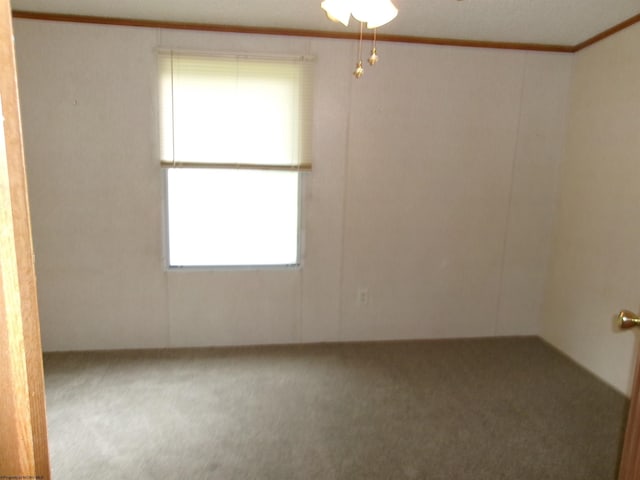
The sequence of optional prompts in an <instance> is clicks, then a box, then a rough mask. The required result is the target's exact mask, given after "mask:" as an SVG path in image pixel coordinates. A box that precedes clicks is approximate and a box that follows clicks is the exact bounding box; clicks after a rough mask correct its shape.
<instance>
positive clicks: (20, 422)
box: [0, 0, 50, 480]
mask: <svg viewBox="0 0 640 480" xmlns="http://www.w3.org/2000/svg"><path fill="white" fill-rule="evenodd" d="M0 103H1V108H2V118H3V119H4V122H3V132H2V135H0V478H24V479H31V478H32V479H36V478H37V479H39V480H48V479H49V478H50V473H49V454H48V445H47V424H46V418H45V406H44V378H43V373H42V347H41V345H40V324H39V319H38V306H37V300H36V280H35V271H34V265H33V247H32V243H31V226H30V220H29V207H28V203H27V190H26V180H25V165H24V154H23V149H22V133H21V127H20V115H19V108H18V90H17V79H16V69H15V58H14V48H13V29H12V24H11V6H10V4H9V0H0Z"/></svg>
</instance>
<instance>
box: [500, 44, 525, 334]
mask: <svg viewBox="0 0 640 480" xmlns="http://www.w3.org/2000/svg"><path fill="white" fill-rule="evenodd" d="M527 59H528V53H525V54H524V58H523V61H522V72H521V77H520V98H519V101H518V120H517V122H516V138H515V141H514V144H513V156H512V159H511V181H510V182H509V194H508V197H507V214H506V217H505V222H504V238H503V239H502V259H501V262H500V274H499V277H498V295H497V298H496V311H495V312H496V313H495V318H494V322H493V336H494V337H495V336H498V328H499V325H500V312H501V310H502V305H503V293H504V271H505V267H506V264H507V249H508V246H509V225H510V223H511V216H512V215H511V208H512V203H513V184H514V181H515V176H516V166H517V159H518V147H519V146H520V127H521V124H522V103H523V100H524V84H525V77H526V75H525V73H526V70H527Z"/></svg>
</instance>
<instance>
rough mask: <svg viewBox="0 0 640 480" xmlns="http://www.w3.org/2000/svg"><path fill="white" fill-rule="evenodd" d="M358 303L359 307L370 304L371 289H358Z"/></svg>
mask: <svg viewBox="0 0 640 480" xmlns="http://www.w3.org/2000/svg"><path fill="white" fill-rule="evenodd" d="M356 301H357V303H358V305H359V306H362V305H367V304H368V303H369V289H368V288H363V287H360V288H358V293H357V297H356Z"/></svg>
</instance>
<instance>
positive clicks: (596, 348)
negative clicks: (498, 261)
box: [541, 25, 640, 392]
mask: <svg viewBox="0 0 640 480" xmlns="http://www.w3.org/2000/svg"><path fill="white" fill-rule="evenodd" d="M639 44H640V25H635V26H633V27H630V28H628V29H626V30H624V31H622V32H620V33H618V34H616V35H614V36H613V37H610V38H608V39H606V40H604V41H602V42H600V43H597V44H595V45H593V46H591V47H589V48H587V49H585V50H583V51H581V52H579V53H578V54H577V55H576V56H575V63H574V72H573V80H572V84H571V101H570V108H569V114H568V136H567V144H566V158H565V161H564V162H563V166H562V181H561V183H560V196H559V200H558V209H557V224H556V227H555V232H554V241H553V260H552V267H551V271H550V277H549V282H548V285H547V301H546V304H545V308H544V312H545V313H544V315H543V317H542V318H543V320H542V328H541V333H542V336H543V337H544V338H545V339H546V340H548V341H549V342H550V343H552V344H553V345H555V346H557V347H558V348H560V349H561V350H562V351H564V352H565V353H567V354H568V355H570V356H571V357H572V358H574V359H575V360H576V361H578V362H579V363H580V364H582V365H584V366H585V367H587V368H588V369H590V370H591V371H593V372H594V373H596V374H597V375H598V376H600V377H601V378H603V379H605V380H606V381H608V382H609V383H611V384H612V385H614V386H615V387H616V388H618V389H619V390H621V391H623V392H627V391H629V387H630V381H631V367H632V365H633V361H632V356H633V351H634V338H635V337H634V335H633V333H632V332H627V333H624V334H622V333H618V332H615V331H614V329H613V322H612V317H613V316H614V315H615V314H616V313H617V311H618V310H620V309H621V308H628V309H631V310H635V311H637V310H638V307H639V303H638V302H639V301H640V296H639V295H638V292H639V288H640V269H639V268H638V266H639V265H640V248H639V246H638V236H639V233H638V231H637V230H638V229H639V228H640V222H639V216H638V205H639V204H640V189H638V188H637V185H636V184H637V180H638V178H640V128H639V127H640V88H638V86H639V85H640V57H639V56H638V45H639Z"/></svg>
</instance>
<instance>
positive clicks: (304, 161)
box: [158, 50, 313, 270]
mask: <svg viewBox="0 0 640 480" xmlns="http://www.w3.org/2000/svg"><path fill="white" fill-rule="evenodd" d="M159 52H162V53H161V54H165V55H166V52H167V51H166V50H163V51H159ZM174 54H177V55H181V54H186V55H190V54H194V53H193V52H186V53H185V52H180V51H177V52H176V51H171V55H174ZM195 54H196V55H204V56H211V57H220V56H224V57H228V56H238V55H237V54H226V53H223V54H217V53H213V54H212V53H202V52H196V53H195ZM240 57H241V58H259V59H269V60H279V59H282V60H285V61H292V59H294V58H295V59H299V60H298V61H302V62H307V63H310V62H311V61H312V60H313V59H312V58H311V57H309V56H297V57H290V56H282V57H280V56H275V57H274V56H267V57H262V56H258V57H255V56H251V57H248V56H247V55H245V54H242V55H240ZM307 70H308V67H307ZM161 75H162V72H161V71H159V72H158V78H159V79H160V80H161ZM172 75H173V72H172ZM305 75H306V76H307V78H310V76H311V73H310V72H309V71H307V72H306V73H305ZM172 82H173V80H172ZM308 83H309V80H307V84H306V85H305V86H304V88H306V89H307V90H308V91H309V92H308V93H307V95H309V97H310V85H309V84H308ZM161 94H162V90H161V89H160V92H159V96H160V95H161ZM310 103H311V101H310V100H308V101H307V104H306V106H305V107H304V109H305V110H306V111H305V115H306V119H305V121H306V124H305V125H304V128H306V130H307V131H306V132H304V134H305V139H304V140H305V142H306V144H303V145H302V146H301V147H299V148H301V149H303V150H304V152H305V155H304V157H303V158H301V160H300V161H299V163H298V164H297V165H276V166H272V165H266V168H265V165H246V166H244V165H237V164H235V165H233V166H236V167H238V168H239V169H248V170H261V169H266V170H283V171H289V172H291V173H294V172H295V174H296V177H297V197H298V198H297V233H296V259H295V262H293V263H276V264H270V263H258V264H248V263H247V264H244V263H243V264H240V265H235V264H208V263H204V262H203V263H202V264H198V265H193V264H189V265H180V264H171V258H170V248H171V246H170V228H171V226H170V215H169V201H170V199H169V178H168V177H169V169H171V168H194V167H195V168H210V167H213V168H228V167H230V165H228V164H227V165H224V164H223V165H222V166H217V165H214V166H211V165H202V164H199V163H198V164H193V163H190V162H189V161H188V160H187V161H183V160H182V159H180V160H178V159H176V158H173V159H172V161H170V162H169V161H167V160H166V159H165V158H163V156H162V155H161V164H162V166H163V167H165V168H167V171H166V172H163V173H164V174H163V184H164V195H163V197H164V198H163V205H164V209H163V210H164V211H163V214H164V215H163V216H164V222H163V224H164V252H165V255H164V258H165V266H166V268H167V269H169V270H174V269H179V270H184V269H189V270H210V269H274V268H276V269H281V268H296V267H300V266H301V264H302V258H303V250H304V212H303V197H304V183H305V182H304V178H303V177H304V176H303V173H304V172H306V171H309V170H310V169H311V165H310V154H309V152H310V138H309V136H310V130H311V129H310V116H311V105H310ZM159 120H160V123H161V122H162V112H161V111H160V112H159ZM160 130H162V128H161V129H160ZM159 134H160V132H159ZM159 138H160V135H159ZM160 141H161V142H162V140H160Z"/></svg>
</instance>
